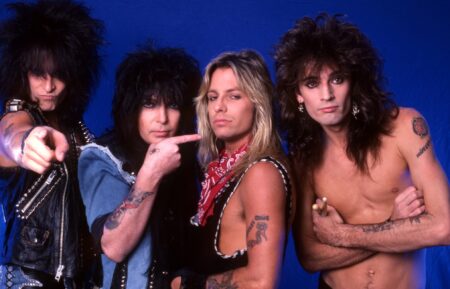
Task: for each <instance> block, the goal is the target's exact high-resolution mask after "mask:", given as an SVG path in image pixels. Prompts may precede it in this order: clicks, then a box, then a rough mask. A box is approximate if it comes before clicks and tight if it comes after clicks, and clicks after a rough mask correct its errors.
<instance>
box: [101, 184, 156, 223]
mask: <svg viewBox="0 0 450 289" xmlns="http://www.w3.org/2000/svg"><path fill="white" fill-rule="evenodd" d="M154 194H155V193H154V192H136V191H135V190H134V187H133V188H132V189H131V192H130V194H129V195H128V196H127V198H126V199H125V200H124V201H123V202H122V204H121V205H120V206H119V207H118V208H117V209H115V210H114V212H112V214H110V215H109V217H108V219H107V220H106V222H105V227H106V228H107V229H109V230H113V229H115V228H117V227H118V226H119V225H120V223H121V222H122V220H123V216H124V215H125V213H126V212H127V211H128V210H131V209H136V208H138V207H139V206H140V205H141V204H142V202H143V201H144V200H145V199H146V198H148V197H149V196H152V195H154Z"/></svg>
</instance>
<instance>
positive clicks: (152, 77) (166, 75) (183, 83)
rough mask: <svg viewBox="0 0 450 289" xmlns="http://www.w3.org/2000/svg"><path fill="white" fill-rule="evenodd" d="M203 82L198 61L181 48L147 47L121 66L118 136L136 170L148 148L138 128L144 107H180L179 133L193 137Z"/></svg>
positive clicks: (116, 111)
mask: <svg viewBox="0 0 450 289" xmlns="http://www.w3.org/2000/svg"><path fill="white" fill-rule="evenodd" d="M200 81H201V74H200V70H199V67H198V63H197V61H196V60H195V59H194V58H193V57H191V56H189V55H188V54H187V53H186V52H185V51H184V50H182V49H179V48H161V49H156V48H155V47H154V45H153V44H147V45H145V46H144V47H142V48H141V49H139V50H137V51H136V52H133V53H130V54H128V55H127V57H126V58H125V60H124V61H123V62H122V63H121V64H120V66H119V68H118V69H117V72H116V88H115V94H114V99H113V110H112V114H113V119H114V133H115V135H116V137H117V140H118V143H119V145H120V147H121V148H122V151H123V153H124V154H125V156H124V157H125V159H126V160H127V162H129V164H130V165H131V167H132V170H138V169H139V168H140V167H141V165H142V162H143V161H144V156H145V153H146V151H147V148H148V144H146V143H145V142H144V141H143V140H142V138H141V137H140V135H139V128H138V118H139V114H140V112H141V109H142V106H143V104H144V103H145V102H146V101H148V100H149V99H152V100H153V101H156V102H157V103H164V104H176V105H177V106H178V107H179V108H180V112H181V118H180V124H179V128H178V133H182V134H185V133H193V132H194V108H193V99H194V97H195V96H196V94H197V90H198V88H199V86H200Z"/></svg>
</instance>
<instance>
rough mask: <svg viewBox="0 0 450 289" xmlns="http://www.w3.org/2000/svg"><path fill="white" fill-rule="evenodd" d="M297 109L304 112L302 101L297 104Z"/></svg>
mask: <svg viewBox="0 0 450 289" xmlns="http://www.w3.org/2000/svg"><path fill="white" fill-rule="evenodd" d="M298 111H300V113H304V112H305V105H304V104H303V102H302V103H300V104H299V105H298Z"/></svg>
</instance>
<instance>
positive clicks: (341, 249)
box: [275, 14, 450, 289]
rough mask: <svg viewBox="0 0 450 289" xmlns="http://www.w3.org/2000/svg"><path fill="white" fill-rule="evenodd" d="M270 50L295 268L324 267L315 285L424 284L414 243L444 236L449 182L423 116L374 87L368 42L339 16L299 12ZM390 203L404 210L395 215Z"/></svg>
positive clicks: (447, 236) (447, 235) (449, 237)
mask: <svg viewBox="0 0 450 289" xmlns="http://www.w3.org/2000/svg"><path fill="white" fill-rule="evenodd" d="M275 58H276V68H277V80H278V86H277V90H278V93H279V96H280V102H281V110H282V118H283V121H284V125H285V128H286V129H287V132H288V142H289V147H290V152H291V153H292V155H293V156H294V159H295V161H294V162H295V168H296V174H297V176H298V177H297V178H296V180H297V182H298V186H299V188H300V189H299V201H298V204H299V205H298V207H297V209H298V215H297V217H296V218H295V221H294V228H293V230H294V237H295V241H296V248H297V254H298V257H299V259H300V262H301V263H302V265H303V267H304V268H305V269H306V270H308V271H322V276H321V277H322V278H321V280H320V284H319V288H335V289H340V288H393V286H395V288H404V289H411V288H424V284H425V280H424V278H425V276H424V274H423V273H424V258H423V257H424V256H423V254H422V252H421V251H420V250H418V249H420V248H423V247H426V246H434V245H445V244H449V243H450V225H449V223H450V210H449V196H448V191H449V186H448V181H447V178H446V176H445V174H444V172H443V170H442V168H441V166H440V165H439V162H438V161H437V160H436V158H435V156H434V153H433V150H432V144H431V137H430V134H429V130H428V127H427V124H426V122H425V120H424V118H423V117H422V116H421V115H420V114H419V113H418V112H417V111H415V110H414V109H410V108H399V107H397V106H396V105H395V103H394V102H393V101H392V100H391V99H390V98H389V96H388V93H386V92H385V91H383V90H382V85H381V80H382V79H383V78H382V76H381V74H380V60H379V58H378V56H377V54H376V52H375V50H374V49H373V48H372V46H371V43H370V41H369V40H368V39H367V38H366V37H365V36H364V35H363V34H362V33H361V32H360V31H359V30H358V28H357V27H355V26H354V25H352V24H349V23H345V22H343V21H341V20H340V19H338V18H337V17H330V16H327V15H324V14H323V15H320V16H318V17H317V18H316V19H311V18H303V19H301V20H299V21H298V22H297V23H296V25H295V27H294V28H292V29H291V30H289V31H288V33H287V34H286V35H285V36H284V37H283V39H282V41H281V44H280V45H279V46H278V47H277V51H276V55H275ZM413 184H414V187H413ZM419 192H422V193H423V201H424V205H425V207H426V211H425V212H424V213H422V214H420V215H417V214H418V213H419V212H421V211H423V210H424V207H423V205H422V204H421V203H420V200H421V198H420V197H418V196H420V193H419ZM322 197H326V198H327V200H328V206H327V209H326V211H325V210H323V211H322V212H321V210H320V209H321V207H322V206H323V203H322V200H321V199H320V198H322ZM316 198H318V199H317V200H316ZM315 202H316V206H315V208H316V210H312V206H311V205H312V204H313V203H315ZM396 202H399V203H402V206H406V207H408V208H409V209H408V210H410V211H408V212H407V213H405V214H404V215H403V216H408V215H410V216H412V217H407V218H403V219H397V220H393V219H395V218H392V212H393V208H394V206H395V203H396ZM397 207H399V206H397Z"/></svg>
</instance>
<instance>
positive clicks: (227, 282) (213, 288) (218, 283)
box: [206, 271, 239, 289]
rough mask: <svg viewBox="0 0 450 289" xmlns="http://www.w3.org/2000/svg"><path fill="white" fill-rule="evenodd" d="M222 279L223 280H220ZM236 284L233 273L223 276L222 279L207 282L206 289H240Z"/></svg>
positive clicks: (217, 278) (229, 272)
mask: <svg viewBox="0 0 450 289" xmlns="http://www.w3.org/2000/svg"><path fill="white" fill-rule="evenodd" d="M219 279H221V280H219ZM238 288H239V287H238V285H237V284H236V282H233V271H228V272H225V273H223V274H222V278H220V276H219V277H214V278H210V279H208V280H207V281H206V289H238Z"/></svg>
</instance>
